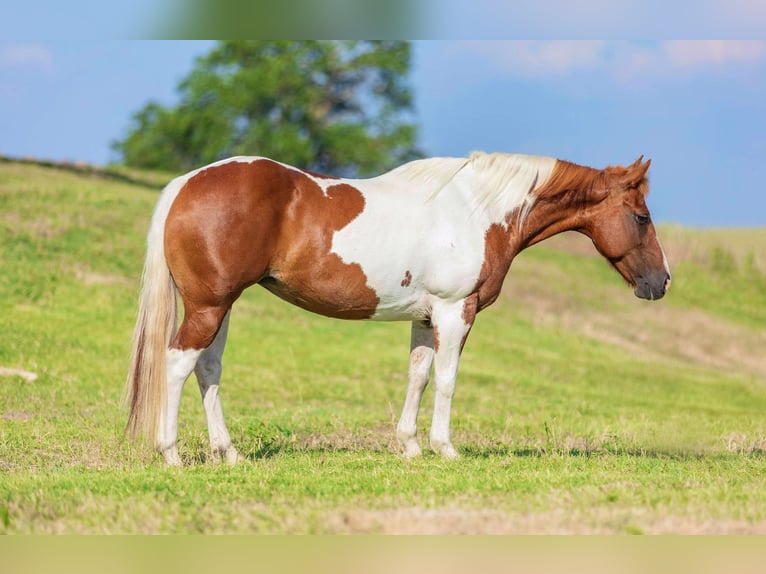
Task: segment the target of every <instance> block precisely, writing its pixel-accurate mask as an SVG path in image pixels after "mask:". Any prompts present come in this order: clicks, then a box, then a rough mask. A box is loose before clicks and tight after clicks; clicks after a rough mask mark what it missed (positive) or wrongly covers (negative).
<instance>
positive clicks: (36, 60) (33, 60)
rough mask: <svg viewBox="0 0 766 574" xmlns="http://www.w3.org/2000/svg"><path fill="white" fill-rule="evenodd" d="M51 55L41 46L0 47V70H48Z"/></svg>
mask: <svg viewBox="0 0 766 574" xmlns="http://www.w3.org/2000/svg"><path fill="white" fill-rule="evenodd" d="M52 64H53V58H52V57H51V53H50V51H49V50H48V48H46V47H45V46H43V45H41V44H5V45H0V68H37V69H42V70H49V69H50V68H51V66H52Z"/></svg>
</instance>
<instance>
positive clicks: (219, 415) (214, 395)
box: [194, 311, 239, 464]
mask: <svg viewBox="0 0 766 574" xmlns="http://www.w3.org/2000/svg"><path fill="white" fill-rule="evenodd" d="M230 315H231V311H229V312H227V313H226V316H225V317H224V319H223V322H222V323H221V328H220V329H218V334H217V335H216V336H215V339H213V343H212V344H211V345H210V346H209V347H208V348H207V349H205V350H204V351H203V352H202V354H201V355H200V357H199V360H198V361H197V366H196V367H194V373H195V374H196V375H197V384H198V385H199V392H200V395H202V405H203V406H204V408H205V417H206V418H207V430H208V436H209V437H210V449H211V452H212V457H213V458H212V460H213V462H216V463H218V462H221V455H223V456H224V458H225V459H226V462H227V463H229V464H236V463H237V459H238V458H239V456H238V454H237V449H235V448H234V446H233V445H232V444H231V437H230V436H229V430H228V429H227V428H226V423H225V422H224V420H223V408H222V407H221V399H220V398H219V396H218V388H219V384H220V382H221V370H222V366H221V356H222V355H223V349H224V347H225V346H226V336H227V334H228V331H229V316H230Z"/></svg>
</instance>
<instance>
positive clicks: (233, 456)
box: [225, 446, 242, 466]
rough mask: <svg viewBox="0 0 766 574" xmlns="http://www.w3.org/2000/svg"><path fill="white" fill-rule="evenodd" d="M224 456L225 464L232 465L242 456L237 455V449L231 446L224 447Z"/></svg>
mask: <svg viewBox="0 0 766 574" xmlns="http://www.w3.org/2000/svg"><path fill="white" fill-rule="evenodd" d="M225 456H226V464H228V465H229V466H234V465H235V464H237V463H238V462H240V461H241V460H242V457H241V456H239V453H238V452H237V449H236V448H234V447H233V446H230V447H229V448H227V449H226V452H225Z"/></svg>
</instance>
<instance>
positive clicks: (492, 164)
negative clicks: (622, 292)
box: [331, 153, 556, 320]
mask: <svg viewBox="0 0 766 574" xmlns="http://www.w3.org/2000/svg"><path fill="white" fill-rule="evenodd" d="M555 163H556V160H555V159H552V158H542V157H534V156H524V155H513V154H482V153H474V154H472V155H471V157H470V158H433V159H428V160H418V161H415V162H411V163H409V164H406V165H404V166H401V167H399V168H397V169H395V170H393V171H391V172H388V173H386V174H383V175H381V176H378V177H375V178H372V179H366V180H340V181H337V180H336V181H335V183H336V184H337V183H348V184H349V185H352V186H353V187H355V188H356V189H358V190H359V191H360V192H361V194H362V195H363V197H364V200H365V206H364V210H363V211H362V213H361V214H359V216H357V218H356V219H354V220H353V221H352V222H351V223H349V224H348V225H347V226H346V227H344V228H343V229H341V230H339V231H337V232H336V233H335V234H334V236H333V241H332V248H331V251H332V252H333V253H335V254H337V255H338V256H339V257H340V258H341V259H342V260H343V261H344V262H345V263H347V264H352V263H357V264H359V265H360V266H361V267H362V271H363V272H364V273H365V275H366V276H367V285H368V286H369V287H370V288H371V289H373V290H374V291H375V293H376V294H377V295H378V297H379V299H380V303H379V304H378V308H377V310H376V312H375V314H374V315H373V317H372V318H373V319H380V320H405V319H422V318H426V317H428V315H429V313H430V309H431V307H432V304H433V302H434V300H451V301H456V300H459V299H463V298H464V297H466V296H467V295H469V294H470V292H471V290H472V289H473V288H474V287H475V285H476V283H477V281H478V278H479V273H480V272H481V267H482V264H483V263H484V243H485V236H486V232H487V229H488V228H489V227H490V226H491V225H492V224H496V223H497V224H502V225H506V216H507V215H508V214H509V213H513V212H514V211H516V210H519V213H520V214H521V216H522V217H523V215H525V214H526V212H527V211H528V209H529V206H530V205H531V204H532V202H533V199H534V198H533V192H534V190H535V189H537V188H539V187H540V186H541V185H542V184H543V183H545V181H546V180H547V179H548V177H549V176H550V174H551V172H552V171H553V167H554V166H555ZM392 262H395V264H396V266H397V268H398V269H399V268H400V269H401V271H397V273H392V272H391V265H392ZM405 270H407V271H409V272H410V274H411V277H412V279H411V282H410V283H409V284H408V285H407V286H406V288H405V287H404V286H402V283H401V276H402V275H403V274H404V272H405ZM400 273H401V275H400Z"/></svg>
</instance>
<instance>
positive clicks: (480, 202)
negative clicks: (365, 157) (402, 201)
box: [379, 151, 557, 221]
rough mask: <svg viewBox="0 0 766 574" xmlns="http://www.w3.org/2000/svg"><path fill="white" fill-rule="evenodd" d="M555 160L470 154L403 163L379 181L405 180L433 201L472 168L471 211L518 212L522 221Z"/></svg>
mask: <svg viewBox="0 0 766 574" xmlns="http://www.w3.org/2000/svg"><path fill="white" fill-rule="evenodd" d="M556 161H557V160H555V159H553V158H549V157H542V156H532V155H523V154H511V153H485V152H481V151H475V152H472V153H471V154H470V155H469V156H468V157H462V158H453V157H435V158H429V159H420V160H415V161H412V162H409V163H406V164H404V165H402V166H400V167H397V168H396V169H393V170H391V171H390V172H388V173H386V174H383V175H382V176H379V177H392V178H397V179H404V180H407V181H409V182H411V183H415V184H421V185H424V186H427V187H428V188H429V189H431V190H432V191H431V194H430V198H431V199H433V198H435V197H436V196H437V195H439V193H441V191H442V190H443V189H444V188H445V187H447V185H448V184H449V183H450V182H451V181H452V180H453V179H455V177H456V176H457V175H458V173H459V172H460V171H461V170H462V169H463V168H464V167H466V166H469V165H470V166H471V167H472V168H473V172H474V177H475V178H476V184H475V185H474V186H472V187H473V193H474V195H473V202H474V205H473V209H474V210H475V211H485V212H489V213H499V214H501V215H502V216H505V215H506V214H508V213H511V212H513V211H515V210H516V209H518V210H519V211H518V218H519V220H520V221H522V220H523V219H524V218H525V217H526V214H527V212H528V211H529V209H530V208H531V207H532V204H533V203H534V200H535V194H534V193H533V192H534V191H535V190H536V189H537V188H538V186H539V185H542V184H543V183H544V182H545V181H546V180H547V179H548V178H549V176H550V174H551V172H552V170H553V167H554V165H555V164H556Z"/></svg>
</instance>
